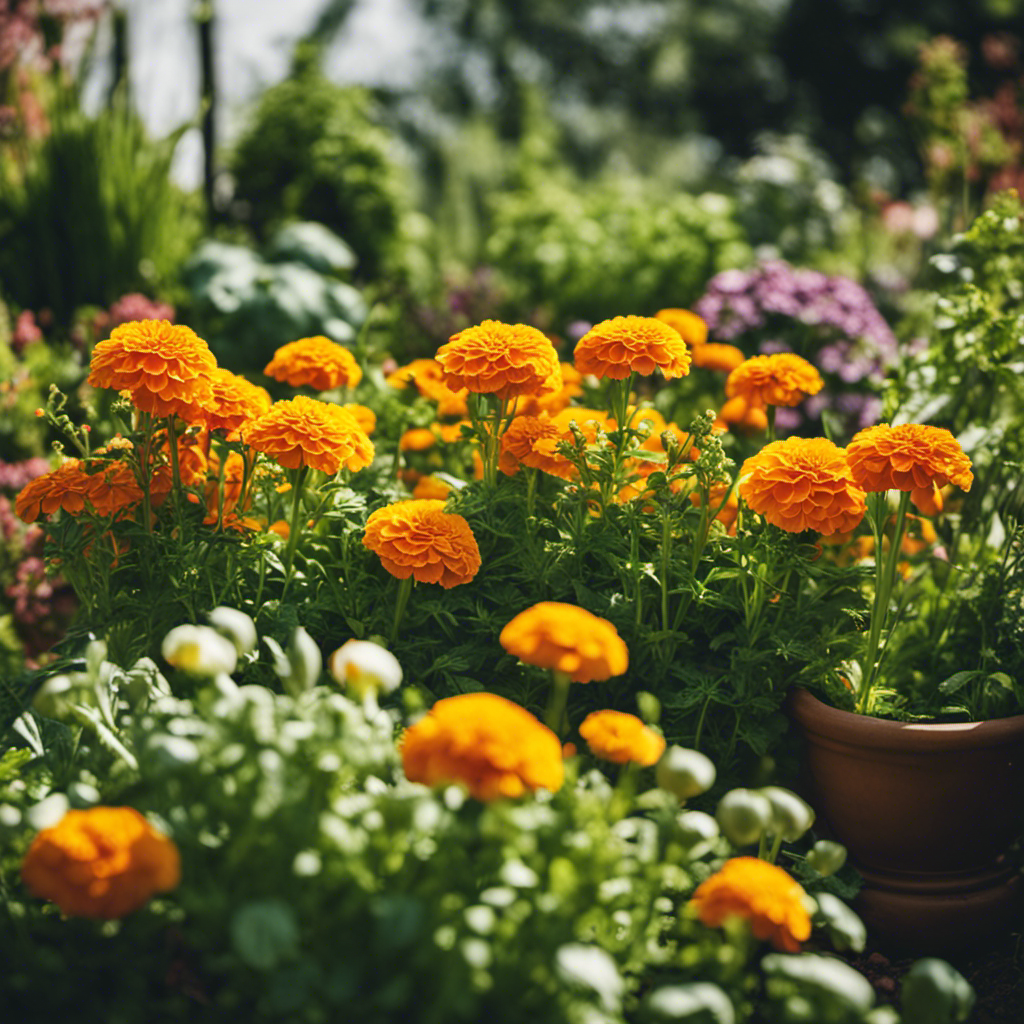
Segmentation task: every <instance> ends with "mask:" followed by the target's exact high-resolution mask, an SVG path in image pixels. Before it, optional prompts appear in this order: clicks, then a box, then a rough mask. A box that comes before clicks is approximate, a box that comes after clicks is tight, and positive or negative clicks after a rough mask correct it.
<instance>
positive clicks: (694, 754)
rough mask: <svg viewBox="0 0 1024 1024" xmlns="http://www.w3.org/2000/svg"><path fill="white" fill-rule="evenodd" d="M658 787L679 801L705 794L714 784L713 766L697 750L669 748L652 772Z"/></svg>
mask: <svg viewBox="0 0 1024 1024" xmlns="http://www.w3.org/2000/svg"><path fill="white" fill-rule="evenodd" d="M654 777H655V778H656V779H657V781H658V785H659V786H660V787H661V788H662V789H664V790H667V791H668V792H669V793H673V794H674V795H675V796H677V797H678V798H679V799H680V800H688V799H689V798H690V797H691V796H697V795H699V794H700V793H705V792H707V790H709V789H710V788H711V787H712V786H713V785H714V783H715V766H714V764H713V763H712V762H711V760H710V759H709V758H707V757H705V756H704V755H703V754H702V753H701V752H700V751H699V750H689V749H687V748H686V747H669V749H668V750H667V751H665V755H664V757H662V759H661V760H660V761H659V762H658V767H657V768H655V770H654Z"/></svg>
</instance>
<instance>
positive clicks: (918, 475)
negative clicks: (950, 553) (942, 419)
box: [846, 423, 974, 514]
mask: <svg viewBox="0 0 1024 1024" xmlns="http://www.w3.org/2000/svg"><path fill="white" fill-rule="evenodd" d="M846 461H847V462H848V463H849V465H850V469H851V470H852V471H853V478H854V480H856V481H857V483H858V484H859V485H860V486H861V487H863V488H864V490H865V491H888V490H890V489H895V490H897V491H909V492H910V498H911V500H912V501H913V502H914V504H915V505H916V506H917V507H918V508H919V509H920V510H921V511H922V512H927V513H929V514H934V513H933V511H932V510H933V509H934V510H935V511H938V510H939V509H941V505H940V504H938V503H937V502H936V500H935V496H936V493H937V491H936V488H937V487H945V486H946V484H949V483H953V484H956V486H957V487H959V488H960V489H961V490H962V491H969V490H970V489H971V484H972V483H974V474H973V473H972V472H971V460H970V459H969V458H968V456H967V455H966V454H965V452H964V450H963V448H961V447H960V444H959V442H958V441H957V439H956V438H955V437H954V436H953V435H952V434H951V433H950V432H949V431H948V430H946V428H945V427H929V426H925V425H923V424H921V423H903V424H901V425H900V426H898V427H890V426H889V425H888V424H887V423H880V424H879V425H878V426H876V427H868V428H867V429H866V430H862V431H860V433H859V434H857V435H856V436H855V437H854V439H853V440H852V441H851V442H850V443H849V444H848V445H847V447H846ZM939 500H940V501H941V497H940V499H939Z"/></svg>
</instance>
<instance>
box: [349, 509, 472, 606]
mask: <svg viewBox="0 0 1024 1024" xmlns="http://www.w3.org/2000/svg"><path fill="white" fill-rule="evenodd" d="M444 504H445V503H444V502H443V501H441V500H439V499H430V498H424V499H413V500H411V501H400V502H396V503H395V504H393V505H385V506H384V508H379V509H377V510H376V511H375V512H371V513H370V516H369V518H368V519H367V520H366V533H365V534H364V536H363V544H364V545H365V546H366V547H368V548H369V549H370V550H371V551H373V552H374V553H375V554H376V555H377V556H378V557H379V558H380V560H381V564H382V565H383V566H384V568H385V569H387V571H388V572H389V573H391V575H392V576H395V577H397V578H398V579H400V580H405V579H408V578H409V577H410V576H412V577H413V578H414V579H415V580H416V581H417V582H419V583H440V584H441V586H442V587H444V588H445V589H446V590H447V589H450V588H451V587H456V586H458V585H459V584H461V583H468V582H469V581H470V580H471V579H473V577H474V576H475V575H476V574H477V572H479V570H480V549H479V548H478V547H477V543H476V538H475V537H474V536H473V531H472V530H471V529H470V527H469V523H467V522H466V520H465V519H464V518H463V517H462V516H460V515H456V514H455V513H453V512H445V511H444Z"/></svg>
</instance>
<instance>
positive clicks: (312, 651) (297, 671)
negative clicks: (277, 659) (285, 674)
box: [288, 626, 324, 690]
mask: <svg viewBox="0 0 1024 1024" xmlns="http://www.w3.org/2000/svg"><path fill="white" fill-rule="evenodd" d="M288 660H289V662H290V663H291V670H292V671H291V682H292V684H293V686H295V687H296V688H297V689H299V690H310V689H312V688H313V687H314V686H316V684H317V681H318V680H319V679H320V671H321V669H322V668H323V666H324V659H323V655H321V653H320V648H319V647H318V646H317V644H316V641H315V640H314V639H313V638H312V637H311V636H310V635H309V634H308V633H307V632H306V631H305V630H304V629H303V628H302V627H301V626H296V627H295V632H294V633H293V634H292V642H291V645H290V646H289V648H288Z"/></svg>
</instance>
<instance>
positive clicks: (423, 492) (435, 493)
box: [412, 476, 452, 501]
mask: <svg viewBox="0 0 1024 1024" xmlns="http://www.w3.org/2000/svg"><path fill="white" fill-rule="evenodd" d="M451 493H452V489H451V487H450V486H449V485H448V484H446V483H445V482H444V481H443V480H438V478H437V477H436V476H424V477H420V479H419V480H418V481H417V482H416V486H415V487H414V488H413V491H412V496H413V497H414V498H430V499H433V500H434V501H446V500H447V498H448V495H449V494H451Z"/></svg>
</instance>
